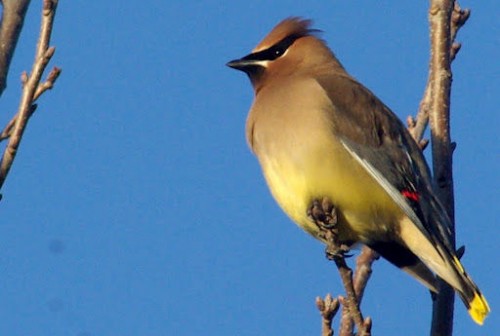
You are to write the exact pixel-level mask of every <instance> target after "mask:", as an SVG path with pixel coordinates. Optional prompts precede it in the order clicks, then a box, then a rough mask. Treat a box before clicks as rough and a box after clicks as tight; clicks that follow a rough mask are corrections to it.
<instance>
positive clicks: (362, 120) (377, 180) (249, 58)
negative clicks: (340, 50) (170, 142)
mask: <svg viewBox="0 0 500 336" xmlns="http://www.w3.org/2000/svg"><path fill="white" fill-rule="evenodd" d="M320 32H321V31H319V30H317V29H314V28H312V21H311V20H309V19H303V18H301V17H289V18H286V19H284V20H283V21H281V22H280V23H278V24H277V25H276V26H275V27H274V28H273V29H272V30H271V32H270V33H269V34H268V35H267V36H266V37H265V38H264V39H263V40H262V41H261V42H260V43H259V44H258V45H257V46H256V47H255V48H254V49H253V50H252V51H251V53H249V54H248V55H246V56H244V57H242V58H239V59H235V60H232V61H230V62H228V63H227V64H226V65H227V66H229V67H230V68H233V69H236V70H240V71H243V72H244V73H246V75H247V76H248V78H249V79H250V82H251V84H252V86H253V89H254V95H255V96H254V100H253V103H252V106H251V108H250V111H249V114H248V117H247V121H246V138H247V142H248V145H249V147H250V149H251V151H252V152H253V154H254V155H255V156H256V158H257V160H258V161H259V164H260V166H261V168H262V172H263V175H264V177H265V180H266V182H267V184H268V187H269V189H270V191H271V194H272V195H273V197H274V198H275V200H276V201H277V203H278V204H279V206H280V207H281V208H282V209H283V211H284V212H285V213H286V214H287V215H288V216H289V217H290V218H291V219H292V221H294V222H295V223H296V224H298V225H299V226H300V227H302V228H303V229H304V230H305V231H306V232H308V233H309V234H311V235H312V236H314V237H316V238H318V239H320V240H323V241H324V236H323V235H322V234H321V228H320V227H319V226H318V225H317V223H316V222H315V221H314V218H312V216H311V207H313V206H314V204H317V202H318V200H321V199H328V200H329V201H331V204H332V205H333V206H334V207H335V211H336V215H337V217H338V219H337V220H338V223H337V235H338V240H339V241H340V242H341V243H343V244H346V245H347V246H354V244H364V245H367V246H369V247H370V248H372V249H373V250H375V251H376V252H377V253H378V254H380V255H381V256H382V257H384V258H385V259H386V260H388V261H389V262H390V263H392V264H394V265H395V266H397V267H399V268H400V269H402V270H403V271H406V272H407V273H409V274H410V275H411V276H413V277H414V278H416V279H417V280H418V281H420V282H421V283H423V284H424V285H425V286H426V287H427V288H429V289H430V290H431V291H432V292H438V288H437V278H436V275H437V276H439V277H440V278H441V279H443V280H444V281H445V282H446V283H448V284H449V285H450V286H451V287H452V288H453V289H454V290H455V291H456V292H457V293H458V295H459V296H460V298H461V299H462V301H463V302H464V304H465V306H466V308H467V310H468V312H469V314H470V316H471V318H472V319H473V320H474V321H475V322H476V323H477V324H479V325H482V324H483V322H484V319H485V318H486V316H487V315H488V313H489V311H490V308H489V306H488V303H487V301H486V299H485V297H484V296H483V294H482V293H481V291H480V290H479V288H478V286H477V285H476V284H475V283H474V282H473V280H472V278H471V277H470V276H469V275H468V274H467V272H466V271H465V269H464V267H463V266H462V264H461V262H460V260H459V258H458V256H457V252H456V251H455V249H454V244H453V243H452V241H453V240H452V231H451V220H450V218H449V216H448V214H447V212H446V209H445V207H444V206H443V205H442V203H441V202H440V201H439V199H438V197H437V196H436V192H435V189H436V187H435V185H434V182H433V181H432V177H431V173H430V169H429V167H428V165H427V163H426V161H425V158H424V156H423V154H422V150H421V148H420V147H419V146H418V144H417V143H416V142H415V140H414V139H413V138H412V137H411V135H410V133H409V131H408V130H407V129H406V127H405V125H404V124H403V123H402V122H401V120H400V119H399V118H398V117H397V116H396V115H395V114H394V113H393V112H392V111H391V110H390V109H389V108H388V107H387V106H386V105H385V104H384V103H383V102H382V101H381V100H379V99H378V98H377V97H376V96H375V95H374V94H373V93H372V92H371V91H370V90H369V89H367V88H366V87H365V86H363V85H362V84H361V83H359V82H358V81H357V80H356V79H354V78H353V77H352V76H351V75H349V74H348V73H347V71H346V70H345V68H344V67H343V66H342V64H341V63H340V61H339V60H338V59H337V58H336V56H335V55H334V53H333V52H332V51H331V50H330V48H329V47H328V46H327V44H326V42H325V41H324V40H322V39H321V37H320V36H319V35H320Z"/></svg>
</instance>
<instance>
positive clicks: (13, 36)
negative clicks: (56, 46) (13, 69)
mask: <svg viewBox="0 0 500 336" xmlns="http://www.w3.org/2000/svg"><path fill="white" fill-rule="evenodd" d="M1 3H2V6H3V10H2V22H1V24H0V96H1V95H2V93H3V91H4V90H5V88H6V87H7V74H8V73H9V68H10V61H11V60H12V56H13V55H14V50H15V49H16V45H17V41H18V39H19V34H20V33H21V29H22V28H23V22H24V17H25V16H26V11H27V10H28V7H29V4H30V0H2V1H1Z"/></svg>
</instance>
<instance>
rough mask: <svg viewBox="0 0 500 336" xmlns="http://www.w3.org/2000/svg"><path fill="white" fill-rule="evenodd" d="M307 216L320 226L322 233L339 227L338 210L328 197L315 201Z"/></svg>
mask: <svg viewBox="0 0 500 336" xmlns="http://www.w3.org/2000/svg"><path fill="white" fill-rule="evenodd" d="M307 215H308V216H309V218H311V219H312V220H313V221H314V223H315V224H316V225H317V226H318V228H319V229H320V230H321V231H329V230H332V229H334V228H335V227H336V226H337V221H338V218H337V209H336V208H335V207H334V206H333V203H332V202H331V201H330V200H329V199H328V198H326V197H323V199H321V200H319V199H315V200H313V202H312V204H311V206H310V208H309V210H308V211H307Z"/></svg>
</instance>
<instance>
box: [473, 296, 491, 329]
mask: <svg viewBox="0 0 500 336" xmlns="http://www.w3.org/2000/svg"><path fill="white" fill-rule="evenodd" d="M469 305H470V306H469V314H470V316H471V317H472V319H473V320H474V322H476V323H477V324H479V325H483V322H484V319H485V318H486V316H488V314H489V312H490V307H489V306H488V302H486V299H485V298H484V296H483V295H482V294H481V293H476V295H475V296H474V298H473V299H472V301H471V302H469Z"/></svg>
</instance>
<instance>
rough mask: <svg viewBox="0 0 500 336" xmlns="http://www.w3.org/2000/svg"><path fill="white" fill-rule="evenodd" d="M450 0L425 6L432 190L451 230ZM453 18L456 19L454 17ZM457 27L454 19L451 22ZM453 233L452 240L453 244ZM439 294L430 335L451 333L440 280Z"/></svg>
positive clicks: (450, 302)
mask: <svg viewBox="0 0 500 336" xmlns="http://www.w3.org/2000/svg"><path fill="white" fill-rule="evenodd" d="M454 8H455V3H454V1H453V0H432V1H431V8H430V10H429V22H430V28H431V60H430V71H431V72H432V73H433V74H434V75H433V78H432V81H431V83H430V86H431V88H430V91H431V96H432V97H431V105H430V111H429V121H430V124H431V140H432V161H433V162H432V163H433V173H434V174H433V175H434V182H435V185H436V194H437V196H438V197H439V199H440V200H441V202H443V204H444V206H445V208H446V210H447V211H448V215H449V216H450V219H451V222H452V223H451V224H452V234H454V232H455V229H454V198H453V170H452V155H453V149H452V145H451V140H450V92H451V81H452V73H451V46H452V43H453V40H452V28H451V26H453V24H452V20H453V18H452V13H453V11H454ZM455 21H456V20H455ZM455 26H456V29H455V31H456V30H458V27H459V26H458V23H457V24H456V25H455ZM454 240H455V239H454V237H453V238H452V243H453V244H454ZM438 287H439V294H437V295H436V296H435V300H434V302H433V307H432V308H433V314H432V326H431V335H450V336H451V335H452V332H453V308H454V301H455V294H454V292H453V290H452V289H451V288H450V287H449V286H448V285H447V284H446V283H445V282H444V281H441V280H440V282H439V284H438Z"/></svg>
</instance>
